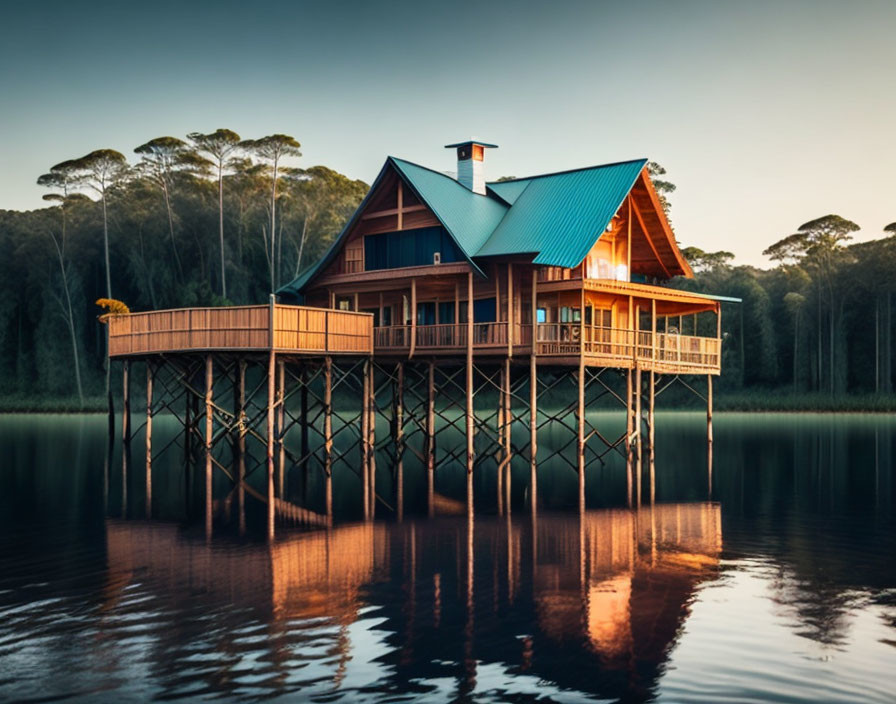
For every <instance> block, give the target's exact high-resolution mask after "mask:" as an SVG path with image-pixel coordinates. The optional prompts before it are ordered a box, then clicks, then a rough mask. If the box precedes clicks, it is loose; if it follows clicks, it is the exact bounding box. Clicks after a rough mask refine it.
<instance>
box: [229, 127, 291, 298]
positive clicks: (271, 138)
mask: <svg viewBox="0 0 896 704" xmlns="http://www.w3.org/2000/svg"><path fill="white" fill-rule="evenodd" d="M240 146H242V147H243V148H245V149H246V150H248V151H250V152H252V153H254V154H255V155H256V156H258V157H259V158H260V159H262V160H263V161H265V162H267V163H268V164H270V168H271V229H270V236H269V237H268V236H265V248H266V251H267V255H268V256H267V259H268V262H269V266H270V278H271V293H273V292H274V291H275V290H276V288H277V284H278V283H279V270H278V263H279V257H278V254H279V252H280V249H279V245H278V240H279V237H278V233H277V180H278V178H279V168H280V162H281V161H282V160H283V159H284V158H286V157H299V156H302V152H301V151H299V148H300V147H301V146H302V145H301V144H299V142H298V141H297V140H296V139H295V138H294V137H291V136H289V135H286V134H272V135H268V136H267V137H262V138H261V139H254V140H246V141H244V142H242V143H241V144H240ZM262 232H263V231H262Z"/></svg>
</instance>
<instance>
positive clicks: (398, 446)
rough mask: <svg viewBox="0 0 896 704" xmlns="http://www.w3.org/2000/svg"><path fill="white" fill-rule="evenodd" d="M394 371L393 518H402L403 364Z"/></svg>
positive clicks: (398, 365)
mask: <svg viewBox="0 0 896 704" xmlns="http://www.w3.org/2000/svg"><path fill="white" fill-rule="evenodd" d="M396 367H397V368H396V370H395V401H394V418H395V517H396V518H397V519H398V520H399V521H400V520H402V518H404V446H403V445H404V364H402V363H401V362H399V363H398V364H397V365H396Z"/></svg>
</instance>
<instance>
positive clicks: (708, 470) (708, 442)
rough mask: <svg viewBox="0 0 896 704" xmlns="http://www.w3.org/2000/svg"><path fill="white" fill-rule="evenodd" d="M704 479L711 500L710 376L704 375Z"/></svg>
mask: <svg viewBox="0 0 896 704" xmlns="http://www.w3.org/2000/svg"><path fill="white" fill-rule="evenodd" d="M706 478H707V490H708V491H707V496H708V498H710V499H711V498H712V374H707V375H706Z"/></svg>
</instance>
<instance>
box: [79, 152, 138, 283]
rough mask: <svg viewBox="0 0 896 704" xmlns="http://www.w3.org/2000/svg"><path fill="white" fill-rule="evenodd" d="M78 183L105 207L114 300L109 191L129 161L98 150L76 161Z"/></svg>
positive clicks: (105, 245) (105, 248)
mask: <svg viewBox="0 0 896 704" xmlns="http://www.w3.org/2000/svg"><path fill="white" fill-rule="evenodd" d="M74 163H75V166H76V168H77V171H78V174H79V175H78V182H79V184H84V185H85V186H87V187H88V188H90V189H91V190H92V191H94V192H95V193H96V194H97V195H98V196H99V199H100V202H101V203H102V206H103V254H104V259H105V264H106V267H105V268H106V298H112V267H111V264H110V261H109V213H108V208H107V205H106V200H107V195H108V193H109V190H110V189H111V188H112V187H113V186H115V185H116V184H117V183H118V182H119V181H120V180H121V178H122V177H123V176H124V175H125V174H126V173H127V170H128V161H127V159H125V158H124V154H122V153H121V152H117V151H115V150H114V149H97V150H96V151H93V152H90V153H89V154H86V155H85V156H82V157H81V158H80V159H75V160H74Z"/></svg>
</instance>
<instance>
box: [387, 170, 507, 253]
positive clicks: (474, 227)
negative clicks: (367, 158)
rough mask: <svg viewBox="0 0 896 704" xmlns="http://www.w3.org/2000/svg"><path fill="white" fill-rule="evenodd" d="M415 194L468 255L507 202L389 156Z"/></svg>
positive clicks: (482, 240) (495, 223)
mask: <svg viewBox="0 0 896 704" xmlns="http://www.w3.org/2000/svg"><path fill="white" fill-rule="evenodd" d="M389 160H390V161H391V162H392V163H393V164H395V167H396V168H397V169H398V171H399V173H401V175H402V176H404V178H405V180H406V181H407V182H408V185H410V186H411V188H413V189H414V191H416V193H417V196H418V197H419V198H420V199H421V200H422V201H423V202H424V203H426V205H428V206H429V207H430V209H431V210H432V212H433V213H434V214H435V216H436V217H437V218H438V219H439V220H440V221H441V222H442V225H444V226H445V229H446V230H448V234H450V235H451V236H452V237H453V238H454V241H455V242H456V243H457V246H458V247H460V248H461V250H462V251H463V252H464V254H466V255H467V257H468V258H472V257H474V256H476V253H477V252H478V251H479V248H480V247H482V245H484V244H485V241H486V240H487V239H488V237H489V235H490V234H491V233H492V232H494V230H495V228H496V227H497V226H498V223H499V222H501V219H502V218H503V217H504V214H505V213H506V212H507V206H506V205H504V203H502V202H501V201H499V200H497V199H495V198H491V197H489V196H483V195H479V194H478V193H473V191H471V190H470V189H469V188H467V187H466V186H462V185H461V184H459V183H458V182H457V181H455V180H454V179H453V178H451V177H450V176H446V175H445V174H443V173H439V172H438V171H433V170H432V169H427V168H426V167H425V166H418V165H417V164H412V163H411V162H409V161H404V160H403V159H396V158H395V157H389Z"/></svg>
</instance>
